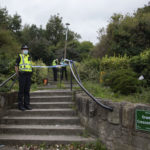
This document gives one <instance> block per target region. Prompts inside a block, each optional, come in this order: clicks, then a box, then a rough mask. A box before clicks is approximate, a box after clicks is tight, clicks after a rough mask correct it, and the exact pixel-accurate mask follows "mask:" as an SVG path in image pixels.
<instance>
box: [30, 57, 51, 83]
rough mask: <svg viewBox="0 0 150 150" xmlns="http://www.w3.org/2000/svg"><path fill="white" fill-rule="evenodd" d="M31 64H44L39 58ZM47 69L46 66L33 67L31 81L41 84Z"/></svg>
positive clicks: (45, 76)
mask: <svg viewBox="0 0 150 150" xmlns="http://www.w3.org/2000/svg"><path fill="white" fill-rule="evenodd" d="M32 65H33V66H46V65H45V64H44V63H43V62H42V61H41V60H38V61H36V62H33V63H32ZM47 75H48V69H47V68H33V74H32V82H33V83H37V84H41V83H43V79H44V78H47Z"/></svg>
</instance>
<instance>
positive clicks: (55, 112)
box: [7, 108, 76, 116]
mask: <svg viewBox="0 0 150 150" xmlns="http://www.w3.org/2000/svg"><path fill="white" fill-rule="evenodd" d="M7 115H9V116H75V115H76V111H74V110H73V109H65V108H64V109H62V108H61V109H54V108H53V109H32V110H27V111H20V110H18V109H11V110H9V111H8V113H7Z"/></svg>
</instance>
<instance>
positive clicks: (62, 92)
mask: <svg viewBox="0 0 150 150" xmlns="http://www.w3.org/2000/svg"><path fill="white" fill-rule="evenodd" d="M43 95H44V96H64V95H65V96H66V95H72V91H70V90H38V91H35V92H31V93H30V96H43Z"/></svg>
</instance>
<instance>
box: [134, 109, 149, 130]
mask: <svg viewBox="0 0 150 150" xmlns="http://www.w3.org/2000/svg"><path fill="white" fill-rule="evenodd" d="M135 123H136V130H143V131H149V132H150V111H148V110H139V109H137V110H136V112H135Z"/></svg>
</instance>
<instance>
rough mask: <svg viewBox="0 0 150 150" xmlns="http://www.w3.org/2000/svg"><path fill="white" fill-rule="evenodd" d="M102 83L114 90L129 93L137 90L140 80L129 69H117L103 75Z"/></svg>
mask: <svg viewBox="0 0 150 150" xmlns="http://www.w3.org/2000/svg"><path fill="white" fill-rule="evenodd" d="M104 85H106V86H110V87H111V88H112V90H113V91H114V92H119V93H121V94H126V95H128V94H131V93H135V92H139V90H140V89H139V86H140V81H139V80H138V77H137V74H136V73H135V72H133V71H132V70H131V69H119V70H115V71H112V72H109V73H107V74H106V75H105V76H104Z"/></svg>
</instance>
